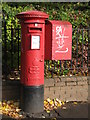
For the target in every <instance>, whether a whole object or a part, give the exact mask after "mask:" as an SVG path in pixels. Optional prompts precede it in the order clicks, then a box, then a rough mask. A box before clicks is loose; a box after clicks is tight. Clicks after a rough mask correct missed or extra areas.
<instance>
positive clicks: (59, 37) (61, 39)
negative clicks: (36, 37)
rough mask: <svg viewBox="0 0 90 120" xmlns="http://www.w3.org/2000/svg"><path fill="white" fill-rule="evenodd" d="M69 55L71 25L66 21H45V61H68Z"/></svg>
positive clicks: (70, 50) (70, 49) (70, 51)
mask: <svg viewBox="0 0 90 120" xmlns="http://www.w3.org/2000/svg"><path fill="white" fill-rule="evenodd" d="M71 53H72V25H71V23H69V22H67V21H55V20H49V21H47V24H46V25H45V60H70V59H71Z"/></svg>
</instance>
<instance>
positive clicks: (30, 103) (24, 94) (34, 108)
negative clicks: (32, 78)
mask: <svg viewBox="0 0 90 120" xmlns="http://www.w3.org/2000/svg"><path fill="white" fill-rule="evenodd" d="M20 103H21V105H20V106H21V109H22V110H23V111H24V112H26V113H28V114H33V113H40V112H43V110H44V85H41V86H23V85H22V87H21V102H20Z"/></svg>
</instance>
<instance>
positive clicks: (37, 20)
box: [17, 11, 49, 86]
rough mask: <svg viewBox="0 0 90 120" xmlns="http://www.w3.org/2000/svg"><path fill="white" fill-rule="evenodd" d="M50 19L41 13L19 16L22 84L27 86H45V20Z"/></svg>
mask: <svg viewBox="0 0 90 120" xmlns="http://www.w3.org/2000/svg"><path fill="white" fill-rule="evenodd" d="M48 17H49V16H48V15H47V14H46V13H43V12H40V11H29V12H22V13H19V14H18V15H17V18H19V19H20V21H21V83H22V84H24V85H27V86H39V85H43V84H44V41H45V19H46V18H48ZM38 45H39V46H38Z"/></svg>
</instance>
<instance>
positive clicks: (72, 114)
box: [3, 102, 89, 119]
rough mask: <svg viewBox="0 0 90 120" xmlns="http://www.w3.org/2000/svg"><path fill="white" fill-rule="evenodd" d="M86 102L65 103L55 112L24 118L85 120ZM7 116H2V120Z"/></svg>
mask: <svg viewBox="0 0 90 120" xmlns="http://www.w3.org/2000/svg"><path fill="white" fill-rule="evenodd" d="M88 106H89V104H88V103H87V102H79V103H77V104H73V102H69V103H66V104H65V105H63V106H62V107H59V108H58V109H56V110H52V111H50V113H47V112H46V111H44V112H42V113H38V114H32V115H27V116H26V118H27V119H30V118H54V119H55V118H87V119H88V108H89V107H88ZM4 118H7V116H5V115H3V119H4ZM7 119H10V118H7Z"/></svg>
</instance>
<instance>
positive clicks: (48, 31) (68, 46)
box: [17, 11, 72, 114]
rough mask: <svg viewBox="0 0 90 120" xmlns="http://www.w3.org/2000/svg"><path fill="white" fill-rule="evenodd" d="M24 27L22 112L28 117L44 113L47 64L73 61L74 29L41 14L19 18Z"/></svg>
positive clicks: (22, 37)
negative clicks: (48, 62) (57, 61)
mask: <svg viewBox="0 0 90 120" xmlns="http://www.w3.org/2000/svg"><path fill="white" fill-rule="evenodd" d="M17 18H18V19H20V23H21V84H22V95H21V108H22V109H23V110H24V111H25V112H27V113H29V114H30V113H38V112H42V111H43V110H44V109H43V108H44V105H43V102H44V60H70V59H71V52H72V25H71V23H69V22H67V21H57V20H47V19H48V18H49V15H47V14H46V13H44V12H41V11H28V12H22V13H19V14H18V15H17Z"/></svg>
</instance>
